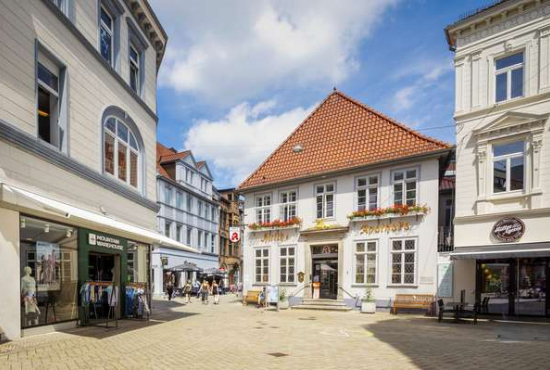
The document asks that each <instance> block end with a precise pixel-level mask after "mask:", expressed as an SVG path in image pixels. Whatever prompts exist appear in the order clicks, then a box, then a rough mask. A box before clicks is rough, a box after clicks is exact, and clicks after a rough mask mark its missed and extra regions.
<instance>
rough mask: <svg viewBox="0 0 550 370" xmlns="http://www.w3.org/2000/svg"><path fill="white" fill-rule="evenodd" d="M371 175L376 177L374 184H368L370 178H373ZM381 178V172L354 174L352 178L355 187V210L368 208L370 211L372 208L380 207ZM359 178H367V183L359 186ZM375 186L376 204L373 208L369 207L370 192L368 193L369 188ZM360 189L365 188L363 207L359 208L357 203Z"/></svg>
mask: <svg viewBox="0 0 550 370" xmlns="http://www.w3.org/2000/svg"><path fill="white" fill-rule="evenodd" d="M373 177H376V181H377V182H376V184H375V185H372V184H370V179H371V178H373ZM381 178H382V176H381V174H380V173H367V174H364V175H360V176H356V177H355V178H354V188H355V207H354V208H355V210H356V211H361V210H369V211H372V210H374V209H378V208H380V179H381ZM361 179H366V180H367V183H366V185H363V186H360V185H359V180H361ZM373 188H375V189H376V204H375V205H374V208H372V209H371V208H370V200H369V199H370V197H369V196H370V194H369V190H370V189H373ZM361 190H365V204H364V208H361V207H360V204H359V191H361Z"/></svg>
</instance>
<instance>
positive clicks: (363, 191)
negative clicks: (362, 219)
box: [355, 175, 378, 211]
mask: <svg viewBox="0 0 550 370" xmlns="http://www.w3.org/2000/svg"><path fill="white" fill-rule="evenodd" d="M355 184H356V191H357V210H358V211H363V210H366V209H368V210H373V209H376V208H378V176H377V175H374V176H364V177H358V178H357V179H356V183H355Z"/></svg>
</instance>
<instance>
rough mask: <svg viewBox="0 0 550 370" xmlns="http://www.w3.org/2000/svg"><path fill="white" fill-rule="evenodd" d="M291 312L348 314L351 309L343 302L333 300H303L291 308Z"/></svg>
mask: <svg viewBox="0 0 550 370" xmlns="http://www.w3.org/2000/svg"><path fill="white" fill-rule="evenodd" d="M292 309H293V310H319V311H341V312H348V311H351V310H352V308H351V307H348V306H347V305H346V304H345V303H344V302H343V301H337V300H334V299H304V300H303V301H302V303H300V304H299V305H297V306H292Z"/></svg>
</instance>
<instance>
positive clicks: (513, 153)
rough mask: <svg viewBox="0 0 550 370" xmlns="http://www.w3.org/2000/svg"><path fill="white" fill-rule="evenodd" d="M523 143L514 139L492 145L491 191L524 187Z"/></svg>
mask: <svg viewBox="0 0 550 370" xmlns="http://www.w3.org/2000/svg"><path fill="white" fill-rule="evenodd" d="M524 152H525V143H524V142H523V141H516V142H512V143H507V144H500V145H493V192H494V193H503V192H511V191H517V190H523V189H524V181H525V154H524Z"/></svg>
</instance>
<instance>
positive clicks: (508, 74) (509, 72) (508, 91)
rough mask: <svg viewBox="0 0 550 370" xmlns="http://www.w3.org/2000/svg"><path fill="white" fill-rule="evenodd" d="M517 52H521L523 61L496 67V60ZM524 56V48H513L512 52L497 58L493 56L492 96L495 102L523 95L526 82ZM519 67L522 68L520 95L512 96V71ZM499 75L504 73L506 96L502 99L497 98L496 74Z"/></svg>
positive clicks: (514, 54)
mask: <svg viewBox="0 0 550 370" xmlns="http://www.w3.org/2000/svg"><path fill="white" fill-rule="evenodd" d="M518 54H522V59H523V61H522V62H521V63H516V64H513V65H511V66H508V67H504V68H501V69H497V62H498V61H500V60H503V59H506V58H510V57H513V56H516V55H518ZM525 57H526V52H525V50H524V49H520V50H515V51H513V52H510V53H507V54H505V55H501V56H499V57H497V58H494V60H493V72H494V74H493V78H494V96H493V97H494V101H495V103H496V104H501V103H504V102H508V101H511V100H515V99H521V98H523V97H525V83H526V78H525V73H526V69H525V68H526V63H525V62H526V60H525ZM520 68H522V69H523V71H522V79H521V95H519V96H516V97H512V72H513V71H515V70H517V69H520ZM500 75H506V98H505V99H502V100H498V98H497V93H498V88H497V83H498V76H500Z"/></svg>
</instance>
